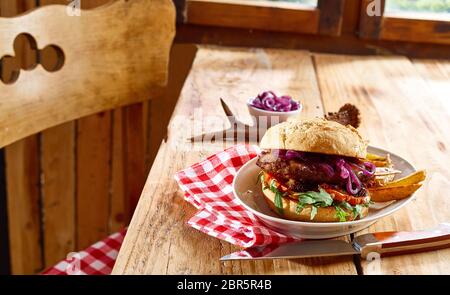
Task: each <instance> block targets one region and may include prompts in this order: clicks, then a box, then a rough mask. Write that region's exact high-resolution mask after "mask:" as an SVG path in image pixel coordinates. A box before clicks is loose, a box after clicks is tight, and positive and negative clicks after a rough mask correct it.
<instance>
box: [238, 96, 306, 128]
mask: <svg viewBox="0 0 450 295" xmlns="http://www.w3.org/2000/svg"><path fill="white" fill-rule="evenodd" d="M252 100H253V99H252V98H251V99H249V100H248V101H247V108H248V111H249V113H250V115H252V116H253V117H254V118H255V119H256V123H258V122H259V120H260V118H264V117H265V118H267V125H268V127H270V126H272V125H276V124H278V123H281V122H284V121H287V119H289V118H291V117H297V118H299V117H300V113H301V111H302V110H303V105H302V103H301V102H298V103H299V107H298V110H295V111H289V112H275V111H266V110H263V109H258V108H256V107H254V106H253V105H252Z"/></svg>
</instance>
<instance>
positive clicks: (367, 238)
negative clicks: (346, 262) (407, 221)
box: [353, 223, 450, 258]
mask: <svg viewBox="0 0 450 295" xmlns="http://www.w3.org/2000/svg"><path fill="white" fill-rule="evenodd" d="M353 246H354V247H355V248H356V249H358V250H360V251H361V256H362V257H363V258H367V257H368V256H369V255H370V254H371V253H378V254H380V255H381V256H389V255H400V254H405V253H414V252H422V251H430V250H436V249H442V248H446V247H450V224H449V223H442V224H440V225H439V226H438V227H437V228H435V229H431V230H424V231H412V232H378V233H373V234H365V235H361V236H358V237H356V238H355V240H354V241H353ZM369 258H370V257H369Z"/></svg>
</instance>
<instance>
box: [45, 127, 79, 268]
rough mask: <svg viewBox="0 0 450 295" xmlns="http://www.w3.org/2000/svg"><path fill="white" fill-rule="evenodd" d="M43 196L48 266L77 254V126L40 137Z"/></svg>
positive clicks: (49, 130)
mask: <svg viewBox="0 0 450 295" xmlns="http://www.w3.org/2000/svg"><path fill="white" fill-rule="evenodd" d="M40 151H41V194H42V201H41V203H42V214H43V220H42V222H43V228H44V230H43V246H44V259H45V265H53V264H55V263H56V262H58V261H59V260H61V259H64V258H66V255H67V254H68V253H69V252H72V251H75V232H76V224H75V217H76V216H75V212H76V206H75V192H76V183H75V177H76V170H75V164H76V163H75V122H68V123H65V124H62V125H60V126H57V127H53V128H50V129H48V130H45V131H44V132H42V134H41V148H40Z"/></svg>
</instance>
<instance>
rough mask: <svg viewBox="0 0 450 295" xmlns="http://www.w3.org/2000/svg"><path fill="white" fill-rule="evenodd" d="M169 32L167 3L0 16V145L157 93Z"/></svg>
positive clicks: (128, 2) (154, 0) (146, 0)
mask: <svg viewBox="0 0 450 295" xmlns="http://www.w3.org/2000/svg"><path fill="white" fill-rule="evenodd" d="M174 35H175V8H174V5H173V3H172V1H171V0H116V1H112V2H111V3H109V4H107V5H105V6H101V7H98V8H95V9H91V10H83V11H81V14H80V15H78V13H75V14H71V13H70V9H69V8H68V7H67V6H65V5H51V6H44V7H41V8H37V9H35V10H34V11H32V12H29V13H26V14H24V15H21V16H18V17H13V18H0V73H2V75H0V76H2V77H8V79H3V80H4V81H2V80H0V147H5V146H7V145H9V144H11V143H14V142H16V141H18V140H20V139H23V138H25V137H27V136H29V135H32V134H35V133H38V132H40V131H42V130H45V129H48V128H50V127H53V126H56V125H59V124H62V123H64V122H69V121H71V120H75V119H78V118H81V117H84V116H87V115H91V114H95V113H98V112H102V111H105V110H111V109H114V108H117V107H120V106H124V105H129V104H133V103H136V102H140V101H144V100H147V99H149V98H150V97H154V96H155V95H158V94H159V93H161V90H162V89H163V87H164V86H165V85H166V83H167V77H168V62H169V53H170V48H171V45H172V41H173V38H174ZM18 36H21V38H25V39H26V40H27V43H28V44H29V48H28V50H30V51H31V52H33V53H34V58H33V59H32V61H31V62H30V64H29V66H27V67H24V66H23V65H22V66H19V65H18V64H17V62H15V61H16V58H15V55H16V49H17V38H18ZM15 47H16V48H15ZM45 56H53V58H52V59H53V62H52V63H50V64H48V63H44V62H43V60H44V57H45ZM41 62H42V64H40V63H41ZM62 144H63V143H62ZM143 160H144V159H143ZM14 197H15V196H8V198H14ZM101 209H102V208H99V210H101ZM105 210H106V209H105ZM80 218H82V216H81V217H80ZM9 223H10V225H9V228H10V232H11V230H19V228H18V227H14V225H11V223H13V224H14V220H10V222H9ZM13 246H14V245H12V246H11V247H13Z"/></svg>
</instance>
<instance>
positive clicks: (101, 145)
mask: <svg viewBox="0 0 450 295" xmlns="http://www.w3.org/2000/svg"><path fill="white" fill-rule="evenodd" d="M35 2H36V3H40V5H42V6H44V5H49V4H63V5H67V4H68V1H66V0H41V1H34V0H33V1H25V0H23V1H22V0H16V1H2V2H0V13H1V14H0V15H2V16H15V15H16V14H17V13H18V12H22V11H25V10H27V9H29V8H32V7H34V4H35ZM107 2H110V1H109V0H90V1H81V6H82V8H83V9H85V8H94V7H98V6H100V5H102V4H105V3H107ZM116 2H120V3H121V4H124V5H128V1H122V0H120V1H116ZM136 2H137V1H134V2H133V3H134V4H136ZM141 3H147V4H148V2H144V1H143V2H141ZM158 3H161V4H164V5H166V4H167V5H166V6H165V7H166V8H172V7H171V4H170V2H169V1H165V2H163V1H161V2H158ZM154 4H155V3H153V4H152V5H153V6H152V9H153V8H154ZM130 5H131V4H130ZM135 7H136V5H133V7H127V9H128V8H129V9H131V8H135ZM61 8H64V7H54V8H52V9H56V10H58V9H59V10H60V9H61ZM144 10H145V9H144ZM144 10H142V11H143V12H144ZM169 10H170V11H169ZM169 10H167V12H170V14H171V15H172V16H173V13H172V11H171V9H169ZM151 11H154V10H150V9H147V10H145V13H146V15H148V13H149V12H151ZM164 11H166V10H164ZM82 13H83V12H82ZM127 13H128V14H130V15H131V14H132V15H133V16H134V19H133V22H132V23H131V25H126V26H124V23H123V22H122V23H121V27H122V28H124V29H127V28H129V27H130V26H131V27H132V26H137V27H139V28H140V29H141V28H148V27H149V26H143V25H142V22H140V21H139V19H136V15H137V14H136V13H132V12H130V11H127ZM161 14H162V12H161V10H159V15H161ZM108 15H109V14H108V13H107V14H105V16H108ZM76 19H77V18H75V17H74V18H67V19H64V20H73V21H75V20H76ZM171 19H172V18H171V17H166V18H164V22H170V21H171ZM11 21H12V20H11ZM151 21H152V23H154V22H155V21H156V20H155V18H151ZM99 23H101V22H99ZM160 27H161V23H159V24H158V34H156V35H155V36H156V37H157V38H160V37H161V38H164V37H163V34H161V30H160ZM163 27H165V26H164V25H163ZM169 27H172V25H170V26H169ZM2 28H3V29H5V28H4V27H2ZM2 28H0V30H1V29H2ZM22 28H23V27H22ZM92 29H95V28H92ZM95 30H96V31H99V30H98V29H95ZM9 31H11V30H8V32H9ZM13 31H14V30H12V31H11V32H13ZM100 31H104V30H100ZM138 33H139V32H138ZM172 33H173V27H172ZM72 38H75V39H76V40H78V41H77V42H81V41H80V38H78V37H73V36H72ZM113 39H114V38H113ZM119 39H120V40H124V41H126V42H129V40H128V39H127V38H126V37H124V36H122V37H120V38H119ZM146 40H147V39H145V40H139V41H138V42H140V46H139V48H141V49H142V42H144V43H145V42H146ZM161 40H162V39H161ZM38 41H39V40H38ZM44 45H45V44H44ZM103 45H104V44H103ZM38 46H40V45H39V44H38ZM41 47H42V46H41ZM159 47H160V46H159ZM158 50H159V49H158ZM138 51H139V50H131V52H130V51H128V52H127V54H129V55H130V56H133V57H134V58H136V59H139V64H142V63H143V61H147V62H148V61H150V62H151V63H153V64H157V63H165V62H166V63H167V59H164V58H163V59H161V58H159V57H158V58H154V59H152V54H151V52H149V51H148V50H146V51H145V52H143V53H139V52H138ZM168 51H169V44H168V46H166V54H167V56H168ZM2 53H3V52H2ZM66 57H67V56H66ZM33 58H34V59H36V56H30V55H29V54H24V55H23V57H21V59H18V61H19V62H20V63H22V64H23V65H27V64H30V63H31V64H32V63H33ZM40 58H41V60H40V62H41V63H42V64H43V65H44V64H46V65H47V64H51V63H52V62H54V61H55V56H52V55H51V54H41V55H40ZM113 64H120V63H116V62H114V63H113ZM122 64H123V65H124V66H126V67H127V69H126V70H124V71H121V73H126V74H127V75H125V76H124V75H121V74H120V73H116V74H120V75H119V76H121V77H126V78H127V77H128V78H127V79H129V82H130V83H128V87H127V89H128V90H129V91H131V92H130V93H129V94H130V95H128V94H127V95H123V94H122V95H121V94H120V93H119V92H117V91H113V92H114V98H113V100H120V101H124V100H127V99H131V100H132V101H141V100H145V99H149V98H161V95H160V94H161V91H159V90H157V91H154V90H155V87H152V86H151V83H144V84H146V85H145V87H147V88H149V89H150V87H152V89H151V90H152V91H150V90H149V91H146V94H145V95H140V94H139V93H138V92H139V91H137V90H138V89H139V87H136V85H134V86H130V85H131V84H133V83H134V82H133V81H143V80H146V79H147V78H149V79H154V78H156V77H162V76H165V77H166V76H167V70H164V71H159V70H157V71H156V72H155V71H153V70H146V71H145V72H146V73H148V72H151V74H149V75H146V77H147V78H146V79H143V78H142V77H141V78H139V79H136V78H135V77H133V76H132V75H131V74H130V73H131V72H132V71H131V70H130V65H129V64H128V65H127V64H126V63H122ZM66 65H67V64H66ZM107 68H108V69H109V70H111V66H108V67H107ZM102 69H104V67H102ZM3 70H5V69H3ZM38 71H39V69H38ZM99 71H100V73H101V72H103V73H105V72H107V71H104V70H101V69H100V70H99ZM32 74H35V72H29V73H28V72H27V73H25V74H23V73H21V75H23V76H24V77H22V78H23V79H25V80H27V79H29V78H31V77H28V76H30V75H32ZM96 75H97V76H98V73H97V74H96ZM25 76H26V77H25ZM113 76H114V73H111V77H113ZM41 82H42V81H41ZM41 82H39V83H38V84H39V85H41V84H42V83H41ZM0 83H1V82H0ZM108 83H109V84H108V85H117V81H116V82H115V83H111V81H109V82H108ZM94 84H95V83H94ZM54 88H55V87H53V88H52V87H50V88H47V90H48V89H54ZM106 92H107V91H105V87H103V88H102V91H101V92H99V94H98V95H101V94H102V93H106ZM65 93H66V92H65ZM141 93H143V92H141ZM3 94H4V93H3ZM3 94H2V95H3ZM34 94H35V93H34ZM98 95H97V96H96V100H98V99H99V96H98ZM22 99H23V97H22ZM61 100H62V99H61V96H59V97H58V101H61ZM129 101H130V100H128V102H129ZM63 107H64V106H63V105H61V106H60V108H58V109H61V108H63ZM149 114H150V112H149V103H148V102H144V103H139V104H134V105H132V106H130V107H123V108H121V109H116V110H114V111H106V112H104V113H101V114H95V115H91V116H88V117H84V118H81V119H79V120H77V121H74V122H69V123H65V124H62V125H59V126H56V127H53V128H50V129H47V130H45V131H43V132H42V133H41V134H38V135H35V136H32V137H30V138H27V139H26V140H24V141H20V142H17V143H16V144H13V145H10V146H8V147H7V148H6V150H7V151H8V152H7V153H6V160H7V164H9V170H8V171H7V172H8V173H7V182H8V193H9V194H8V197H9V198H12V199H13V201H12V202H8V204H9V210H8V211H9V216H8V220H9V221H10V224H9V227H10V235H11V237H10V241H9V243H10V244H11V247H10V252H11V262H12V265H13V268H12V271H13V272H14V273H35V272H37V271H39V270H41V269H42V268H43V267H46V266H49V265H52V264H54V263H55V262H56V261H58V260H60V259H62V258H65V255H66V254H67V253H68V252H70V251H74V250H75V251H76V250H81V249H82V248H84V247H86V246H88V245H89V244H91V243H93V242H96V241H98V240H99V239H102V238H104V237H106V236H107V234H108V233H110V232H113V231H117V230H119V229H122V228H123V227H124V226H126V225H127V224H128V222H129V219H130V218H131V214H132V211H133V209H134V207H133V203H134V204H135V203H136V202H137V198H138V197H139V195H140V192H141V190H142V187H143V183H144V181H145V175H146V172H147V171H148V170H149V167H148V163H149V162H150V159H149V156H148V154H147V151H149V150H150V147H149V146H150V141H149V140H148V139H147V138H146V136H147V135H149V134H150V120H149V117H148V116H149ZM45 116H46V118H56V119H57V120H59V119H60V118H61V116H60V115H58V116H49V114H45ZM58 118H59V119H58ZM40 123H42V122H39V124H40ZM157 125H158V123H157ZM159 126H160V128H161V125H159ZM16 135H17V134H16ZM128 143H129V144H128ZM39 172H40V173H41V179H39ZM18 194H19V196H18ZM130 200H132V202H133V203H131V204H130V203H129V201H130ZM13 211H14V212H13ZM24 224H26V226H27V228H26V229H25V230H22V231H21V232H20V231H18V230H17V229H18V228H21V227H23V225H24ZM2 239H3V237H2ZM3 240H4V239H3ZM29 257H33V259H29Z"/></svg>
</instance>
